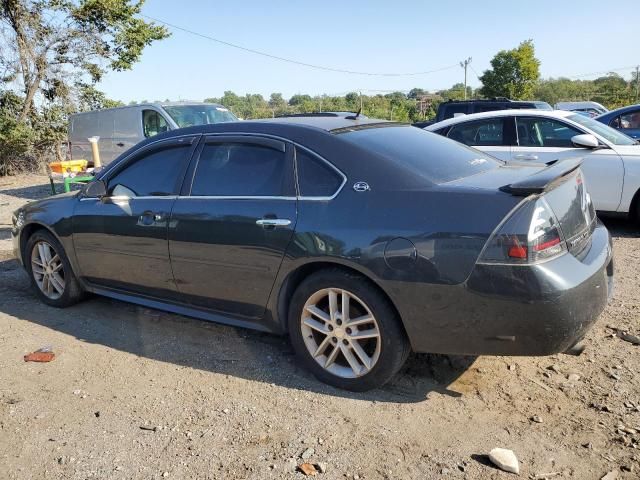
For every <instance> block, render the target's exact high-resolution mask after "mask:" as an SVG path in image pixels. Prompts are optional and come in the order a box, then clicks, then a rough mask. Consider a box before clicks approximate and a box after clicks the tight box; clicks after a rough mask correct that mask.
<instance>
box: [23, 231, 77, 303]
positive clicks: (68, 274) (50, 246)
mask: <svg viewBox="0 0 640 480" xmlns="http://www.w3.org/2000/svg"><path fill="white" fill-rule="evenodd" d="M24 256H25V258H24V264H25V267H26V269H27V272H28V274H29V278H30V280H31V284H32V285H33V287H34V289H35V291H36V294H37V295H38V297H39V298H40V299H41V300H42V301H43V302H44V303H46V304H48V305H51V306H53V307H58V308H63V307H68V306H70V305H73V304H75V303H77V302H78V301H80V300H81V299H82V296H83V293H82V288H81V287H80V284H79V283H78V280H77V278H76V276H75V275H74V273H73V270H72V269H71V264H70V263H69V259H68V258H67V255H66V254H65V252H64V249H63V248H62V245H60V242H58V240H57V239H56V238H55V237H54V236H53V235H51V234H50V233H49V232H47V231H45V230H38V231H37V232H35V233H34V234H33V235H31V237H29V239H28V240H27V245H26V248H25V254H24Z"/></svg>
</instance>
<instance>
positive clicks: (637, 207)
mask: <svg viewBox="0 0 640 480" xmlns="http://www.w3.org/2000/svg"><path fill="white" fill-rule="evenodd" d="M629 219H630V220H636V221H638V222H640V188H638V190H637V191H636V193H635V194H634V195H633V198H632V199H631V206H630V207H629Z"/></svg>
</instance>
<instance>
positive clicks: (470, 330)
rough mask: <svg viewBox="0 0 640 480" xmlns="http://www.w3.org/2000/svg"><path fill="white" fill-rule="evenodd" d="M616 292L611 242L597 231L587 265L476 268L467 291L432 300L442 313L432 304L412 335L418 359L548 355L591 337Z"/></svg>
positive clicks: (564, 262)
mask: <svg viewBox="0 0 640 480" xmlns="http://www.w3.org/2000/svg"><path fill="white" fill-rule="evenodd" d="M447 289H448V291H447ZM612 290H613V261H612V246H611V238H610V235H609V232H608V231H607V229H606V228H605V227H604V225H602V224H598V226H597V227H596V229H595V231H594V233H593V237H592V242H591V246H590V247H589V251H588V252H587V254H586V255H585V256H584V258H582V259H581V260H579V259H577V258H576V257H574V256H573V255H571V254H565V255H562V256H561V257H558V258H556V259H554V260H551V261H549V262H546V263H542V264H539V265H533V266H510V265H477V266H476V267H475V269H474V271H473V273H472V274H471V276H470V278H469V279H468V280H467V282H465V284H464V285H461V286H459V287H451V286H450V287H444V288H443V289H442V290H441V291H440V292H439V293H438V294H436V295H433V294H432V295H431V296H430V298H429V297H427V298H429V299H437V300H438V304H439V306H438V308H436V309H434V308H432V307H433V302H430V303H432V305H431V308H428V307H427V305H425V307H426V308H425V310H426V311H428V313H427V314H425V313H424V311H425V310H423V315H422V318H417V316H414V317H413V319H411V320H409V321H405V328H406V329H407V333H408V335H409V338H410V340H411V343H412V346H413V349H414V350H415V351H418V352H431V353H447V354H464V355H549V354H553V353H559V352H564V351H566V350H567V349H569V348H570V347H572V346H573V345H574V344H575V343H577V342H578V341H579V340H580V339H581V338H582V337H583V336H584V335H585V334H586V332H587V331H588V330H589V328H590V327H591V326H592V325H593V323H595V321H596V320H597V318H598V316H599V315H600V314H601V313H602V311H603V310H604V308H605V306H606V304H607V301H608V298H609V297H610V294H611V292H612ZM416 313H417V312H416ZM403 318H405V319H406V317H403Z"/></svg>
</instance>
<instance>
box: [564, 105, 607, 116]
mask: <svg viewBox="0 0 640 480" xmlns="http://www.w3.org/2000/svg"><path fill="white" fill-rule="evenodd" d="M555 108H556V110H568V111H570V112H577V113H581V114H583V115H585V116H588V117H597V116H598V115H602V114H603V113H607V112H608V111H609V110H607V107H605V106H604V105H601V104H600V103H598V102H558V103H556V105H555Z"/></svg>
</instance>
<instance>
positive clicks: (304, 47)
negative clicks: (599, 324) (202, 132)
mask: <svg viewBox="0 0 640 480" xmlns="http://www.w3.org/2000/svg"><path fill="white" fill-rule="evenodd" d="M604 6H605V4H604V3H603V2H602V1H601V0H582V1H580V2H577V1H571V2H569V1H560V0H555V1H549V0H536V1H535V2H524V1H516V0H512V1H504V0H503V1H498V0H483V1H482V2H478V1H477V0H474V1H467V0H458V1H455V2H454V1H445V2H443V1H438V2H428V1H421V2H420V1H401V0H396V1H389V0H387V1H378V0H369V1H364V0H351V1H346V0H342V1H336V0H322V1H319V2H317V1H316V2H310V1H304V0H299V1H295V2H294V1H293V0H290V1H283V0H270V1H268V2H267V1H264V0H262V1H257V0H248V1H244V0H235V1H228V0H182V1H175V0H147V1H146V3H145V5H144V7H143V11H142V13H143V14H144V15H148V16H150V17H154V18H157V19H158V20H162V21H165V22H168V23H171V24H173V25H175V26H178V27H182V28H184V29H187V30H190V31H193V32H197V33H198V34H201V35H205V36H208V37H214V38H217V39H220V40H223V41H225V42H230V43H234V44H237V45H241V46H243V47H246V48H249V49H253V50H259V51H262V52H265V53H268V54H271V55H276V56H280V57H286V58H290V59H293V60H296V61H299V62H304V63H310V64H314V65H320V66H326V67H330V68H335V69H341V70H351V71H360V72H369V73H415V72H427V71H432V70H438V69H442V70H441V71H438V72H434V73H430V74H423V75H412V76H373V75H353V74H346V73H339V72H331V71H323V70H318V69H314V68H309V67H304V66H301V65H293V64H290V63H285V62H282V61H278V60H275V59H272V58H266V57H263V56H259V55H256V54H253V53H249V52H246V51H242V50H238V49H235V48H231V47H229V46H225V45H221V44H219V43H216V42H213V41H211V40H208V39H206V38H202V37H201V36H197V35H194V34H190V33H186V32H184V31H181V30H177V29H174V28H172V27H169V30H170V31H171V33H172V35H171V37H169V38H168V39H165V40H162V41H159V42H156V43H154V44H152V45H151V46H150V47H147V49H146V50H145V51H144V53H143V56H142V58H141V61H140V62H139V63H137V64H135V65H134V67H133V69H132V70H130V71H127V72H111V73H109V74H108V75H107V76H106V77H105V78H104V79H103V81H102V82H101V83H100V85H99V88H100V89H101V90H103V91H104V92H105V93H106V94H107V96H108V97H109V98H112V99H116V100H121V101H124V102H127V103H128V102H130V101H132V100H135V101H141V100H149V101H153V100H164V99H167V98H168V99H171V100H203V99H205V98H208V97H220V96H222V94H223V93H224V91H226V90H231V91H233V92H235V93H237V94H239V95H244V94H246V93H260V94H262V95H263V96H265V98H268V96H269V95H270V94H271V93H272V92H280V93H282V94H283V96H284V97H285V98H289V97H291V96H292V95H294V94H296V93H308V94H310V95H321V94H327V95H339V94H344V93H346V92H349V91H362V93H363V94H375V93H378V92H380V93H385V92H386V91H405V92H406V91H409V90H410V89H411V88H414V87H419V88H423V89H425V90H429V91H435V90H441V89H444V88H450V87H451V86H452V85H453V84H454V83H457V82H462V81H463V80H464V70H463V69H462V68H461V67H460V65H459V63H460V61H462V60H464V59H466V58H468V57H471V58H472V62H471V65H470V66H471V68H470V69H469V70H468V82H469V85H471V86H473V87H474V88H475V87H478V86H480V82H479V81H478V75H481V74H482V72H483V71H484V70H486V69H488V68H489V67H490V63H489V62H490V60H491V58H492V57H493V56H494V55H495V54H496V53H497V52H498V51H499V50H503V49H511V48H514V47H516V46H517V45H518V44H519V43H520V42H521V41H523V40H527V39H533V41H534V45H535V48H536V56H537V57H538V58H539V59H540V61H541V75H542V77H543V78H547V77H558V76H565V77H577V76H580V77H579V78H581V79H592V78H596V77H597V76H598V74H599V73H600V74H601V73H604V72H607V71H611V70H617V73H619V74H621V75H623V76H624V77H627V78H628V77H629V76H630V74H631V71H632V69H633V68H629V67H632V66H634V65H636V64H639V63H640V51H638V48H637V47H638V33H637V18H636V17H637V15H635V12H637V0H633V1H630V0H617V1H616V2H615V12H617V13H614V10H612V9H605V7H604ZM604 10H606V11H608V12H609V13H605V12H604ZM624 12H627V13H628V14H626V15H625V14H624ZM623 67H624V68H623ZM618 69H620V70H618Z"/></svg>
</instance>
